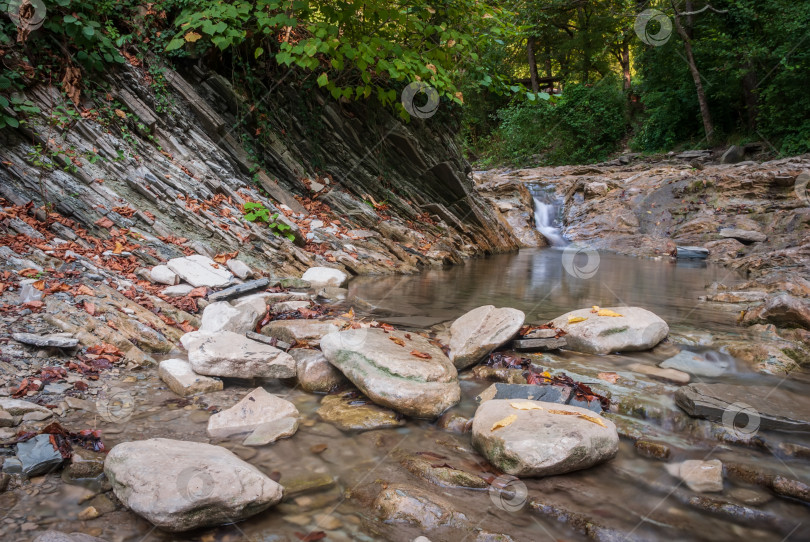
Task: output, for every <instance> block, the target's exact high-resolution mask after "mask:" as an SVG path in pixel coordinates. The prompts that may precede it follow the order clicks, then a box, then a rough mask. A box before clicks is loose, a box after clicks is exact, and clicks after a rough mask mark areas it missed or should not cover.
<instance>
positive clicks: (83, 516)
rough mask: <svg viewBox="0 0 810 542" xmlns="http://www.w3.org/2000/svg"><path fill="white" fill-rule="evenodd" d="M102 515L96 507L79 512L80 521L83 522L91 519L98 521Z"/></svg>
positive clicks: (89, 507)
mask: <svg viewBox="0 0 810 542" xmlns="http://www.w3.org/2000/svg"><path fill="white" fill-rule="evenodd" d="M100 515H101V514H100V513H99V512H98V510H96V507H95V506H88V507H87V508H85V509H84V510H82V511H81V512H79V519H80V520H82V521H88V520H91V519H96V518H97V517H99V516H100Z"/></svg>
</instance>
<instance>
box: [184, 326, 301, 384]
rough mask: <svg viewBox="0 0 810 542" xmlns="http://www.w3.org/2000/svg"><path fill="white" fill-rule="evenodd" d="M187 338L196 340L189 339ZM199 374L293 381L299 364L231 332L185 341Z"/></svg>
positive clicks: (191, 361)
mask: <svg viewBox="0 0 810 542" xmlns="http://www.w3.org/2000/svg"><path fill="white" fill-rule="evenodd" d="M187 335H193V337H190V338H187ZM181 342H182V343H183V346H184V347H185V348H186V349H187V350H188V361H189V363H191V368H192V369H193V370H194V372H195V373H197V374H201V375H207V376H223V377H230V378H292V377H294V376H295V360H294V359H293V358H292V357H290V355H289V354H287V353H285V352H282V351H281V350H279V349H278V348H276V347H274V346H270V345H269V344H263V343H260V342H258V341H253V340H251V339H248V338H247V337H245V336H244V335H239V334H238V333H233V332H231V331H222V332H220V333H217V334H216V335H205V334H202V333H200V332H195V333H188V334H186V335H184V336H183V338H181Z"/></svg>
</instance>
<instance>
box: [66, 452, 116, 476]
mask: <svg viewBox="0 0 810 542" xmlns="http://www.w3.org/2000/svg"><path fill="white" fill-rule="evenodd" d="M105 457H106V456H105V455H104V454H103V453H100V452H93V451H90V450H85V449H84V448H78V447H74V448H73V455H72V456H71V457H70V464H69V465H68V466H67V467H65V470H64V471H63V472H62V479H63V480H65V481H66V482H68V483H72V482H75V481H76V480H85V479H88V478H96V477H98V476H100V475H101V474H102V473H103V472H104V459H105Z"/></svg>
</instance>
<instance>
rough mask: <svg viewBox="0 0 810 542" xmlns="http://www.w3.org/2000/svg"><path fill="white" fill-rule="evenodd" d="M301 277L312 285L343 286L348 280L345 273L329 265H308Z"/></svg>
mask: <svg viewBox="0 0 810 542" xmlns="http://www.w3.org/2000/svg"><path fill="white" fill-rule="evenodd" d="M301 278H302V279H303V280H306V281H307V282H309V283H310V284H311V285H312V286H313V287H317V286H343V284H345V282H346V281H347V280H349V276H348V275H347V274H346V273H344V272H343V271H341V270H340V269H333V268H331V267H310V268H309V269H307V270H306V272H305V273H304V274H303V275H302V276H301Z"/></svg>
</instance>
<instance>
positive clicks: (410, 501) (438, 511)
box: [373, 484, 467, 530]
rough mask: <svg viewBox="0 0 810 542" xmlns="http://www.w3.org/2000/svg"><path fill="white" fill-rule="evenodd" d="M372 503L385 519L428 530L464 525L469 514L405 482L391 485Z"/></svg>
mask: <svg viewBox="0 0 810 542" xmlns="http://www.w3.org/2000/svg"><path fill="white" fill-rule="evenodd" d="M373 507H374V509H375V510H377V512H378V513H379V515H380V518H381V519H382V520H383V521H386V522H389V523H407V524H410V525H417V526H419V527H420V528H422V529H425V530H433V529H437V528H439V527H456V528H458V527H463V526H464V525H465V524H466V523H467V517H466V516H465V515H464V514H462V513H461V512H458V511H455V510H453V506H452V505H451V504H450V503H449V502H447V501H445V500H444V499H442V498H440V497H437V496H436V495H431V494H430V493H427V492H425V491H422V490H421V489H418V488H415V487H412V486H407V485H404V484H396V485H390V486H388V487H387V488H386V489H383V490H382V491H381V492H380V493H379V495H377V498H376V499H374V504H373Z"/></svg>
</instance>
